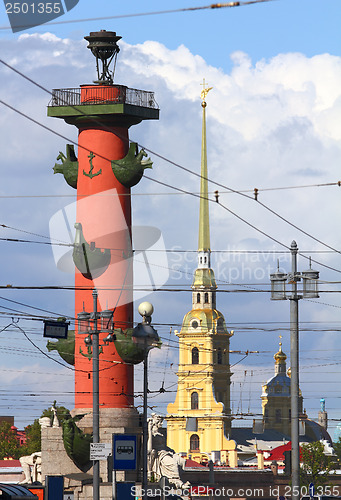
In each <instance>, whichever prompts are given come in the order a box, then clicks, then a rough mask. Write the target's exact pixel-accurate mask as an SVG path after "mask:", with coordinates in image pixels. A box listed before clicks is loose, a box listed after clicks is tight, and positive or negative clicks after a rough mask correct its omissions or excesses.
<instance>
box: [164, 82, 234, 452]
mask: <svg viewBox="0 0 341 500" xmlns="http://www.w3.org/2000/svg"><path fill="white" fill-rule="evenodd" d="M209 90H210V89H207V88H205V84H204V90H203V91H202V93H201V97H202V103H201V105H202V110H203V117H202V149H201V182H200V210H199V245H198V267H197V269H196V270H195V273H194V278H193V283H192V309H191V310H190V311H189V312H188V313H187V314H186V315H185V317H184V319H183V323H182V327H181V330H180V332H177V331H176V335H177V336H178V338H179V367H178V372H177V377H178V386H177V394H176V399H175V402H174V403H171V404H169V405H168V408H167V412H168V414H167V445H168V446H169V447H170V448H172V449H174V450H175V451H176V452H177V453H181V454H184V455H185V454H186V455H187V456H189V455H191V456H192V458H196V459H198V458H199V459H200V458H203V457H204V456H205V455H207V454H211V453H212V452H214V451H217V452H221V456H223V453H224V451H226V452H228V451H229V450H234V449H235V442H234V441H230V440H229V433H230V430H231V409H230V384H231V375H232V374H231V372H230V362H229V350H230V337H231V336H232V335H233V332H232V331H231V332H230V331H228V329H227V327H226V324H225V319H224V316H223V314H222V313H221V312H220V311H218V310H217V308H216V290H217V285H216V280H215V276H214V271H213V269H212V268H211V258H210V257H211V249H210V227H209V205H208V204H209V200H208V181H207V150H206V106H207V104H206V101H205V99H206V95H207V93H208V91H209Z"/></svg>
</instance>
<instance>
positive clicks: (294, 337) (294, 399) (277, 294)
mask: <svg viewBox="0 0 341 500" xmlns="http://www.w3.org/2000/svg"><path fill="white" fill-rule="evenodd" d="M290 251H291V272H290V273H287V274H285V273H283V272H281V271H280V270H279V269H277V271H276V272H275V273H273V274H270V281H271V300H286V299H289V300H290V365H291V381H290V392H291V467H292V469H291V483H292V484H291V486H292V490H291V492H292V493H291V497H292V500H299V498H300V445H299V323H298V301H299V300H300V299H302V298H309V299H311V298H317V297H318V296H319V295H318V278H319V273H318V271H314V270H313V269H311V263H310V268H309V269H308V270H307V271H303V272H302V273H300V272H298V271H297V253H298V247H297V243H296V241H293V242H292V243H291V247H290ZM301 279H302V281H303V290H302V295H299V294H298V293H297V282H298V281H301ZM286 282H288V283H289V284H291V292H287V291H286V288H285V285H286Z"/></svg>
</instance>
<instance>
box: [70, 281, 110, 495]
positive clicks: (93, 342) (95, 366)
mask: <svg viewBox="0 0 341 500" xmlns="http://www.w3.org/2000/svg"><path fill="white" fill-rule="evenodd" d="M92 297H93V312H92V313H88V312H85V311H82V312H80V313H79V314H78V333H83V334H87V336H86V337H85V338H84V343H85V345H86V346H87V349H88V354H87V356H88V357H92V398H93V399H92V436H93V437H92V442H93V443H94V444H95V443H99V442H100V440H99V354H100V350H99V335H100V333H101V332H103V331H108V332H109V334H108V336H107V337H106V338H105V339H104V342H105V343H107V342H112V341H113V340H114V338H115V336H114V335H113V333H112V328H113V322H112V316H113V313H112V311H102V312H98V310H97V299H98V292H97V290H96V288H94V290H93V292H92ZM98 320H100V321H101V323H100V329H98ZM91 322H92V325H91ZM91 348H92V350H91ZM99 472H100V471H99V460H94V464H93V483H92V484H93V500H99V499H100V488H99V481H100V474H99Z"/></svg>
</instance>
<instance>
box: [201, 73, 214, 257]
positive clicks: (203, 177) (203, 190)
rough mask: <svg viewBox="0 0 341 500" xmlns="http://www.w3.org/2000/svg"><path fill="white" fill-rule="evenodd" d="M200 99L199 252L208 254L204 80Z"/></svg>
mask: <svg viewBox="0 0 341 500" xmlns="http://www.w3.org/2000/svg"><path fill="white" fill-rule="evenodd" d="M201 85H202V86H203V89H202V91H201V94H200V96H201V99H202V103H201V106H202V110H203V115H202V139H201V181H200V212H199V245H198V251H199V252H210V221H209V208H208V181H207V150H206V106H207V104H206V101H205V99H206V96H207V94H208V92H209V91H210V90H211V89H212V88H213V87H208V88H207V87H206V82H205V78H204V79H203V83H202V84H201Z"/></svg>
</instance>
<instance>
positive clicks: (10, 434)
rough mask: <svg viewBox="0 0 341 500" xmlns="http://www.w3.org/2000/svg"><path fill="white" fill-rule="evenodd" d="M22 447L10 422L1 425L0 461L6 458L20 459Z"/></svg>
mask: <svg viewBox="0 0 341 500" xmlns="http://www.w3.org/2000/svg"><path fill="white" fill-rule="evenodd" d="M19 456H20V446H19V442H18V439H17V437H16V434H15V432H14V431H13V430H12V428H11V424H10V423H9V422H1V424H0V460H3V459H4V458H15V459H17V458H19Z"/></svg>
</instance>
